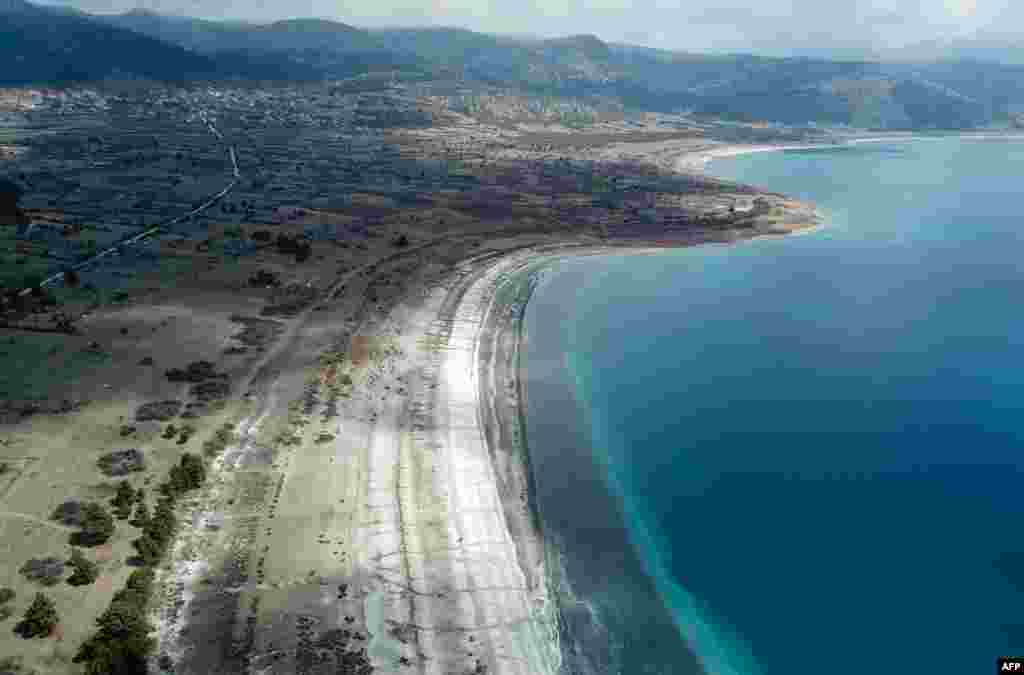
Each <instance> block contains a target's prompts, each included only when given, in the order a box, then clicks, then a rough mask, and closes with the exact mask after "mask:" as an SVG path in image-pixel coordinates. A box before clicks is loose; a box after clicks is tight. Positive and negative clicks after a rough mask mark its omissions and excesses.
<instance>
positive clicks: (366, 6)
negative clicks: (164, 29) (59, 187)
mask: <svg viewBox="0 0 1024 675" xmlns="http://www.w3.org/2000/svg"><path fill="white" fill-rule="evenodd" d="M41 1H42V2H48V4H65V5H71V6H75V7H78V8H79V9H83V10H86V11H90V12H116V11H124V10H127V9H131V8H132V7H144V8H146V9H151V10H154V11H158V12H162V13H168V14H187V15H190V16H196V17H200V18H212V19H245V20H252V21H273V20H277V19H284V18H293V17H320V18H327V19H335V20H339V21H344V22H346V23H350V24H353V25H356V26H360V27H382V26H395V25H401V26H409V25H417V26H423V25H435V26H460V27H465V28H470V29H472V30H478V31H483V32H491V33H520V34H522V33H526V34H532V35H538V36H543V37H551V36H557V35H567V34H578V33H592V34H595V35H597V36H598V37H600V38H602V39H604V40H606V41H611V42H626V43H630V44H637V45H644V46H649V47H658V48H663V49H680V50H690V51H744V52H759V53H775V54H790V53H798V54H815V53H816V52H822V54H824V52H823V50H827V51H829V52H832V53H843V52H850V53H857V52H872V51H876V50H879V49H884V48H887V47H900V46H903V45H907V44H914V43H917V42H921V41H926V40H933V39H936V38H947V37H954V36H958V35H965V34H971V33H973V32H975V31H977V30H979V29H980V30H982V31H985V30H991V31H998V29H999V27H1000V26H1020V27H1021V32H1024V2H1021V1H1020V0H517V1H515V2H510V1H509V0H261V1H260V2H252V0H41Z"/></svg>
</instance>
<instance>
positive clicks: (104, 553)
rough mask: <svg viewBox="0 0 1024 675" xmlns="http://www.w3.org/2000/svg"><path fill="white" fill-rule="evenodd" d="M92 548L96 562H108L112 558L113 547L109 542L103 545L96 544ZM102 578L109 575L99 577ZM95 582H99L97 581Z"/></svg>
mask: <svg viewBox="0 0 1024 675" xmlns="http://www.w3.org/2000/svg"><path fill="white" fill-rule="evenodd" d="M93 550H94V551H96V562H98V563H101V562H108V561H110V560H113V559H114V547H113V546H111V545H110V544H104V545H103V546H97V547H96V548H95V549H93ZM104 578H109V577H101V579H104ZM97 583H99V582H97Z"/></svg>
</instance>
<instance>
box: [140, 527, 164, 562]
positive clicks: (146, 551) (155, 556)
mask: <svg viewBox="0 0 1024 675" xmlns="http://www.w3.org/2000/svg"><path fill="white" fill-rule="evenodd" d="M132 546H134V547H135V551H136V552H137V553H138V558H139V562H141V563H142V564H143V565H147V566H148V565H155V564H156V563H157V562H159V560H160V556H161V555H162V554H163V552H164V545H163V544H162V543H161V542H159V541H157V540H156V539H154V538H153V537H151V536H149V535H148V534H144V535H142V536H141V537H139V538H138V539H136V540H135V541H133V542H132Z"/></svg>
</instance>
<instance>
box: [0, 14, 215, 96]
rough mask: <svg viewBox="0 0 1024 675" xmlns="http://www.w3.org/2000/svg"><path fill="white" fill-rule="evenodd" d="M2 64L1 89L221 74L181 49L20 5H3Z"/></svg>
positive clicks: (0, 22)
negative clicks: (43, 83) (115, 77)
mask: <svg viewBox="0 0 1024 675" xmlns="http://www.w3.org/2000/svg"><path fill="white" fill-rule="evenodd" d="M125 55H130V58H125ZM0 63H3V64H4V66H5V67H4V68H3V69H0V83H3V84H20V83H27V82H37V81H78V80H96V79H102V78H105V77H110V76H113V75H120V76H129V77H142V78H151V79H157V80H168V81H183V80H185V79H187V78H194V77H201V76H204V75H206V76H209V75H213V74H215V73H216V72H217V65H216V63H214V62H213V61H211V60H210V59H208V58H206V57H203V56H200V55H198V54H194V53H192V52H189V51H187V50H185V49H182V48H181V47H178V46H175V45H170V44H167V43H164V42H160V41H158V40H153V39H152V38H148V37H145V36H143V35H139V34H138V33H134V32H132V31H128V30H123V29H120V28H116V27H113V26H108V25H105V24H103V23H100V22H97V21H93V20H91V19H89V18H87V17H85V16H81V15H77V14H74V13H71V12H54V11H50V10H48V9H44V8H42V7H38V6H36V5H32V4H29V3H27V2H22V1H21V0H0Z"/></svg>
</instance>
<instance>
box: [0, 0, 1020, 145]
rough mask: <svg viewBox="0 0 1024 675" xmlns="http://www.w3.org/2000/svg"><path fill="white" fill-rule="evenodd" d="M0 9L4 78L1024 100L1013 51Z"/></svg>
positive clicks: (975, 116) (616, 97) (801, 118)
mask: <svg viewBox="0 0 1024 675" xmlns="http://www.w3.org/2000/svg"><path fill="white" fill-rule="evenodd" d="M0 18H2V20H0V63H4V64H5V65H7V64H9V63H13V64H15V67H14V68H6V69H4V70H3V71H0V83H21V82H35V81H54V80H64V81H80V80H89V79H102V78H104V77H109V76H111V75H119V76H126V75H127V76H135V77H145V78H152V79H157V80H166V81H179V82H180V81H184V80H189V79H238V78H245V79H259V80H267V79H271V80H316V79H324V78H345V79H347V78H353V77H355V76H361V75H364V74H370V73H374V72H378V73H380V72H384V73H387V74H388V77H389V78H390V77H392V76H394V75H395V74H396V73H397V76H398V77H402V78H426V77H432V78H435V79H447V80H463V81H465V82H467V83H475V84H476V85H484V86H493V87H497V88H499V89H501V90H511V91H519V92H522V93H526V94H532V95H544V96H547V95H553V96H564V97H577V98H583V99H591V100H594V99H600V100H603V101H617V102H619V103H620V104H622V105H623V106H625V107H626V108H628V109H644V110H662V111H670V110H689V111H692V112H694V113H696V114H703V115H708V116H716V117H723V118H726V119H735V120H743V121H761V122H781V123H786V124H796V125H804V124H808V123H823V124H832V125H851V126H856V127H860V128H872V129H964V128H975V127H980V126H986V125H990V124H993V123H998V124H1003V123H1014V122H1017V121H1018V120H1020V119H1021V116H1022V115H1024V66H1018V65H1012V64H999V63H986V62H981V61H978V60H964V59H960V60H946V61H940V62H922V61H920V60H918V59H896V58H893V59H891V60H889V61H886V62H882V61H878V60H860V61H856V60H851V61H837V60H829V59H824V58H809V57H802V58H796V57H789V58H773V57H765V56H754V55H749V54H694V53H686V52H675V51H665V50H658V49H651V48H646V47H636V46H631V45H621V44H611V43H606V42H604V41H602V40H601V39H600V38H598V37H597V36H594V35H570V36H566V37H561V38H555V39H541V38H535V37H510V36H501V35H490V34H485V33H477V32H474V31H470V30H466V29H461V28H404V29H387V30H380V29H378V30H363V29H360V28H356V27H353V26H350V25H348V24H345V23H341V22H338V21H330V20H326V19H288V20H284V21H277V22H274V23H268V24H257V23H246V22H240V21H235V22H219V21H206V20H201V19H194V18H190V17H183V16H167V15H162V14H157V13H154V12H150V11H145V10H133V11H130V12H125V13H123V14H114V15H86V14H82V13H80V12H76V11H69V10H64V11H56V10H47V9H42V8H40V7H37V6H35V5H32V4H30V3H28V2H25V1H24V0H0ZM908 54H909V52H908ZM379 79H380V78H370V80H372V81H374V82H376V81H377V80H379ZM370 80H366V81H367V82H369V81H370ZM359 82H363V80H362V79H360V80H358V81H356V80H353V82H350V83H348V84H353V83H355V84H358V83H359ZM357 88H358V87H357ZM342 89H344V87H343V88H342Z"/></svg>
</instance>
